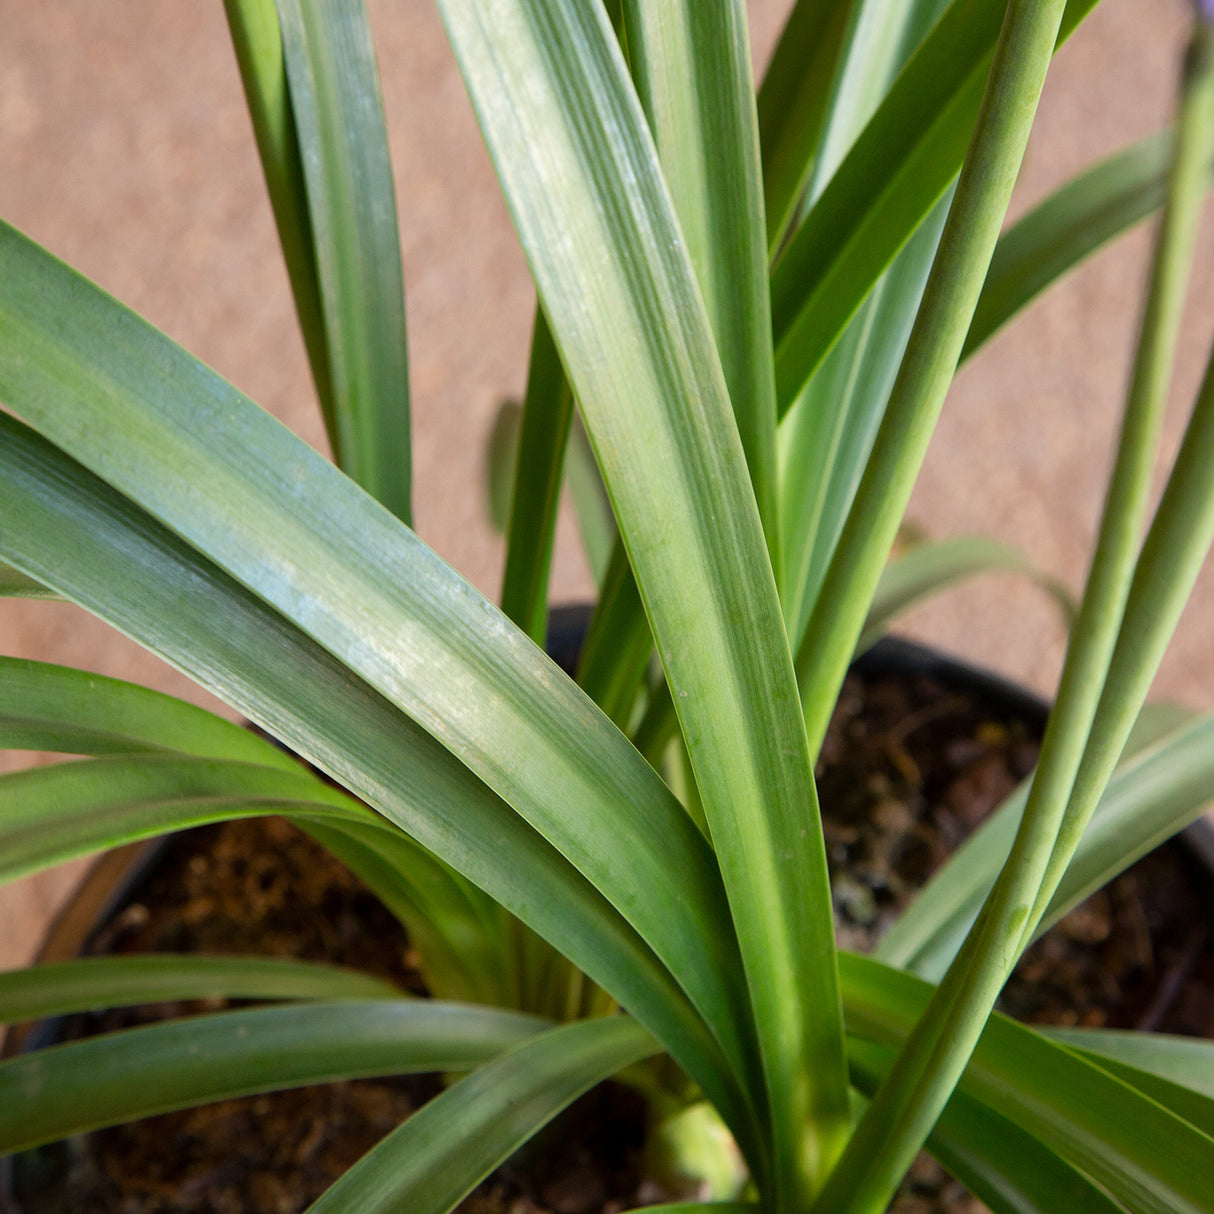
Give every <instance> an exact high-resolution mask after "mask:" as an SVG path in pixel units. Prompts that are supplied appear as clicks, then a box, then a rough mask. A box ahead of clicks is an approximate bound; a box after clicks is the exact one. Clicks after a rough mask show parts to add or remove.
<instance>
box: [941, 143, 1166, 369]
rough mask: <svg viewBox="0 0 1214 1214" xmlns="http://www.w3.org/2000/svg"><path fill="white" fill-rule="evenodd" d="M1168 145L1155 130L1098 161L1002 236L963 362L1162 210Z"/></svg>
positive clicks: (976, 311) (979, 303)
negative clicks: (1037, 299) (1095, 255)
mask: <svg viewBox="0 0 1214 1214" xmlns="http://www.w3.org/2000/svg"><path fill="white" fill-rule="evenodd" d="M1174 138H1175V133H1174V132H1173V131H1171V130H1167V131H1161V132H1159V133H1158V134H1156V135H1149V136H1147V138H1146V139H1143V140H1141V141H1140V142H1138V143H1135V144H1132V145H1131V146H1130V147H1127V148H1125V149H1123V150H1122V151H1120V152H1117V153H1116V154H1115V155H1113V156H1110V157H1109V158H1108V159H1107V160H1102V161H1101V162H1100V163H1099V164H1097V165H1094V166H1093V167H1092V168H1090V169H1088V170H1087V172H1085V173H1083V174H1082V175H1081V176H1079V177H1076V178H1074V179H1073V180H1072V181H1068V182H1067V183H1066V185H1064V186H1062V187H1061V188H1060V189H1058V190H1056V191H1055V192H1054V193H1053V194H1051V195H1050V196H1049V197H1048V198H1046V199H1045V200H1044V201H1043V202H1041V203H1039V204H1038V205H1037V206H1036V207H1034V208H1033V210H1031V211H1030V212H1029V213H1028V214H1027V215H1025V216H1024V217H1023V218H1022V219H1019V220H1018V221H1017V222H1016V223H1015V224H1014V225H1013V226H1012V227H1011V228H1009V229H1008V230H1007V231H1006V232H1005V233H1004V234H1003V236H1002V237H1000V240H999V244H998V245H996V247H995V255H994V257H992V258H991V268H990V271H989V273H988V274H987V276H986V285H985V286H984V287H983V288H982V295H981V296H980V298H979V300H978V307H977V308H976V309H975V310H974V319H973V321H972V322H971V323H970V331H969V336H968V337H967V338H966V339H965V349H964V350H963V351H962V353H961V357H962V358H963V359H964V358H968V357H969V356H970V355H971V354H972V353H973V352H974V351H975V350H977V349H978V347H979V346H981V345H982V344H983V342H985V341H987V340H988V339H989V338H990V337H991V336H992V335H993V334H994V333H996V332H997V331H998V330H999V329H1000V327H1001V326H1003V325H1004V324H1006V323H1007V322H1008V321H1009V320H1010V319H1011V318H1012V317H1013V316H1014V315H1015V314H1016V313H1017V312H1018V311H1019V310H1020V309H1021V308H1023V307H1024V306H1025V305H1026V304H1027V303H1028V302H1029V301H1030V300H1032V299H1033V297H1034V296H1036V295H1038V294H1039V293H1040V292H1041V291H1043V290H1044V289H1045V288H1046V287H1047V286H1049V284H1050V283H1052V282H1054V281H1055V280H1056V279H1058V278H1060V277H1061V276H1062V275H1063V274H1065V273H1066V272H1067V271H1069V270H1071V269H1073V268H1074V267H1075V266H1077V265H1078V264H1079V263H1080V262H1081V261H1083V259H1084V258H1085V257H1087V256H1088V255H1089V254H1091V253H1092V252H1094V251H1095V250H1096V249H1098V248H1100V246H1101V245H1103V244H1105V243H1106V242H1107V241H1109V240H1111V239H1112V238H1113V237H1114V236H1118V235H1120V234H1121V233H1122V232H1124V231H1126V230H1127V229H1128V228H1130V227H1132V226H1133V225H1134V224H1135V223H1137V222H1138V221H1139V220H1141V219H1145V218H1146V217H1147V216H1148V215H1150V214H1151V213H1152V212H1154V211H1156V210H1158V209H1159V207H1160V206H1162V205H1163V201H1164V197H1165V195H1166V193H1167V176H1168V166H1169V164H1170V163H1171V159H1172V142H1173V140H1174Z"/></svg>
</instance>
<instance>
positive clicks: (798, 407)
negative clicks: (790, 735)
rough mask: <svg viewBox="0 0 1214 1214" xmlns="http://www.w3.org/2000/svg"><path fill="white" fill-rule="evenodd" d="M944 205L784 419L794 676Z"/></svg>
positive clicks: (932, 253)
mask: <svg viewBox="0 0 1214 1214" xmlns="http://www.w3.org/2000/svg"><path fill="white" fill-rule="evenodd" d="M949 200H950V199H949V195H947V194H946V196H945V198H942V199H941V200H940V202H938V203H937V204H936V208H935V210H934V211H933V212H932V213H931V214H930V215H929V216H928V218H927V219H926V220H925V221H924V222H923V223H922V224H921V225H920V227H919V230H918V231H917V232H916V233H915V234H914V236H912V237H911V239H910V241H909V242H908V244H907V245H906V247H905V248H904V249H903V250H902V251H901V252H900V253H899V254H898V256H897V258H896V259H895V261H894V263H893V264H892V265H891V266H890V268H889V269H888V270H886V272H885V274H884V275H883V277H882V278H881V280H880V282H878V283H877V285H876V286H875V287H874V288H873V290H872V292H871V293H870V295H869V297H868V298H867V299H866V300H865V301H864V303H863V305H862V306H861V307H860V310H859V311H858V312H857V313H856V314H855V316H853V317H852V318H851V320H850V321H849V322H848V325H847V328H846V329H845V330H844V332H843V335H842V337H841V338H840V340H839V342H838V343H837V344H836V345H835V346H834V348H833V349H832V350H831V351H830V353H829V354H827V355H826V357H825V358H824V359H823V360H822V364H821V365H820V366H819V367H818V369H817V370H816V371H815V372H814V374H813V375H812V376H811V378H810V380H809V382H808V383H807V384H806V385H805V388H804V389H803V390H802V392H801V394H800V396H799V397H798V398H797V400H796V403H795V404H794V405H793V408H792V410H791V411H790V412H789V413H787V414H786V415H785V417H784V420H783V422H782V423H781V427H780V444H781V456H782V460H781V469H782V475H783V487H784V498H783V516H782V521H783V527H784V530H783V536H784V543H785V558H784V576H785V593H784V604H785V615H786V618H787V620H788V623H789V635H790V636H791V638H792V639H793V642H794V652H795V653H797V662H798V671H799V672H800V670H801V669H802V668H803V667H804V665H805V663H806V662H807V661H808V660H809V659H810V656H811V655H809V654H808V653H807V651H806V650H805V649H804V646H803V644H802V642H803V638H804V636H805V629H806V626H807V625H808V623H809V616H810V614H811V612H812V610H813V607H814V603H815V602H816V599H817V596H818V592H819V590H820V589H821V586H822V579H823V578H824V577H825V576H826V570H827V569H828V568H829V566H830V560H831V557H832V556H833V554H834V550H835V545H836V544H837V543H838V539H839V535H840V533H841V532H842V530H843V525H844V523H845V522H846V521H847V515H848V512H849V511H850V509H851V505H852V501H853V499H854V498H855V495H856V489H857V487H858V486H859V484H860V479H861V476H862V475H863V472H864V467H865V465H866V464H867V462H868V457H869V454H870V452H871V451H872V446H873V442H874V440H875V439H876V436H877V431H878V429H879V428H880V425H881V420H882V418H883V416H884V414H885V407H886V404H887V403H888V401H889V395H890V392H891V391H892V389H893V386H894V380H895V377H896V376H897V373H898V368H899V366H900V365H901V363H902V358H903V355H904V354H905V352H906V343H907V341H908V340H909V338H910V333H911V326H912V325H913V324H914V320H915V315H916V314H917V312H918V310H919V303H920V300H921V299H922V297H923V288H924V286H925V285H926V283H927V276H928V273H929V271H930V270H931V265H932V259H933V258H934V257H935V254H936V247H937V245H938V244H939V241H940V231H941V229H942V228H943V226H944V219H945V216H946V215H947V213H948V203H949ZM798 647H799V648H798Z"/></svg>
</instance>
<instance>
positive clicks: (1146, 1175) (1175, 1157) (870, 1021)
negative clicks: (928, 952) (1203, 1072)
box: [839, 953, 1214, 1214]
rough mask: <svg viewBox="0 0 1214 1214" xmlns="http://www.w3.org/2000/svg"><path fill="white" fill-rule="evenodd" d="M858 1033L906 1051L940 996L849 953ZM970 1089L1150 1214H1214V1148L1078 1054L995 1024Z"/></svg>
mask: <svg viewBox="0 0 1214 1214" xmlns="http://www.w3.org/2000/svg"><path fill="white" fill-rule="evenodd" d="M839 963H840V976H841V979H842V985H843V998H844V1006H845V1010H846V1014H847V1024H848V1031H849V1033H854V1034H855V1035H856V1036H858V1037H862V1038H864V1039H865V1040H869V1041H874V1042H876V1043H878V1044H880V1045H884V1046H886V1047H887V1048H890V1049H895V1050H896V1049H897V1048H898V1047H899V1046H900V1045H901V1044H902V1042H903V1041H904V1040H905V1038H906V1036H907V1034H908V1033H909V1032H910V1030H911V1028H912V1027H913V1026H914V1024H915V1021H916V1020H917V1019H918V1017H919V1016H920V1015H921V1014H922V1011H923V1009H924V1008H925V1007H926V1006H927V1001H928V998H929V997H930V994H931V989H932V988H931V987H929V986H927V984H925V983H923V982H920V981H919V980H918V979H915V978H912V977H911V976H910V975H909V974H904V973H902V972H900V971H898V970H892V969H888V968H886V967H885V966H882V965H880V964H878V963H877V962H875V961H872V960H869V959H867V958H863V957H857V956H854V955H851V954H847V953H842V954H840V962H839ZM961 1090H962V1091H964V1092H965V1093H967V1094H968V1095H969V1096H972V1097H973V1098H975V1099H976V1100H978V1101H980V1102H981V1103H982V1104H984V1105H986V1106H987V1107H988V1108H992V1109H996V1110H998V1112H999V1113H1000V1114H1001V1115H1002V1116H1004V1117H1006V1118H1008V1119H1009V1120H1010V1121H1012V1122H1014V1123H1015V1124H1016V1125H1018V1126H1019V1127H1020V1128H1021V1129H1023V1130H1025V1131H1026V1132H1027V1133H1029V1134H1030V1135H1032V1137H1034V1138H1036V1139H1037V1140H1038V1141H1040V1142H1043V1143H1046V1144H1048V1146H1049V1148H1050V1149H1051V1150H1052V1151H1053V1152H1055V1153H1056V1154H1057V1155H1059V1156H1060V1157H1061V1158H1062V1159H1064V1160H1066V1161H1067V1162H1069V1163H1070V1164H1072V1165H1073V1166H1074V1167H1076V1168H1078V1169H1079V1170H1080V1171H1081V1172H1083V1173H1085V1174H1086V1175H1088V1176H1089V1177H1091V1179H1092V1180H1094V1181H1095V1182H1096V1183H1097V1184H1099V1185H1101V1186H1103V1187H1104V1188H1105V1189H1107V1190H1108V1192H1109V1193H1111V1194H1112V1196H1113V1197H1115V1198H1116V1199H1117V1200H1118V1201H1120V1202H1122V1203H1123V1204H1125V1205H1127V1206H1128V1207H1129V1208H1130V1209H1132V1210H1136V1211H1143V1212H1144V1214H1177V1212H1178V1211H1187V1212H1190V1214H1197V1212H1198V1211H1207V1210H1209V1209H1211V1208H1214V1169H1211V1167H1210V1159H1211V1152H1214V1141H1212V1140H1211V1139H1210V1138H1208V1137H1207V1136H1206V1135H1205V1134H1203V1133H1201V1132H1200V1131H1199V1130H1197V1129H1195V1128H1194V1127H1193V1126H1191V1125H1189V1124H1188V1123H1187V1122H1185V1121H1183V1120H1181V1119H1180V1118H1179V1117H1176V1116H1175V1115H1173V1114H1172V1113H1170V1112H1168V1111H1167V1110H1166V1109H1164V1108H1163V1107H1161V1106H1160V1105H1159V1104H1157V1103H1156V1102H1155V1101H1154V1100H1151V1099H1148V1098H1146V1097H1144V1096H1143V1095H1142V1094H1141V1093H1139V1092H1136V1091H1135V1090H1134V1089H1133V1088H1131V1087H1129V1086H1127V1085H1126V1084H1124V1083H1122V1082H1120V1081H1119V1080H1117V1079H1116V1078H1114V1077H1113V1076H1111V1075H1110V1074H1108V1073H1107V1072H1106V1071H1104V1070H1102V1069H1101V1068H1100V1067H1099V1066H1095V1065H1093V1064H1091V1063H1089V1062H1087V1061H1086V1060H1085V1059H1083V1058H1082V1057H1081V1056H1080V1055H1078V1054H1077V1053H1074V1052H1073V1051H1071V1050H1069V1049H1066V1048H1063V1047H1060V1046H1058V1045H1056V1044H1055V1043H1054V1042H1052V1041H1050V1040H1048V1039H1047V1038H1046V1037H1044V1036H1042V1035H1041V1034H1040V1033H1038V1032H1035V1031H1034V1030H1032V1029H1029V1028H1026V1027H1025V1026H1023V1025H1019V1024H1016V1023H1015V1022H1014V1021H1012V1020H1009V1019H1007V1018H1006V1017H1004V1016H1000V1015H994V1016H992V1017H991V1018H990V1020H989V1021H988V1022H987V1026H986V1028H985V1030H984V1032H983V1034H982V1037H981V1040H980V1041H979V1044H978V1046H977V1048H976V1049H975V1051H974V1053H973V1056H972V1057H971V1059H970V1062H969V1066H968V1069H967V1070H966V1072H965V1075H964V1078H963V1079H962V1082H961Z"/></svg>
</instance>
